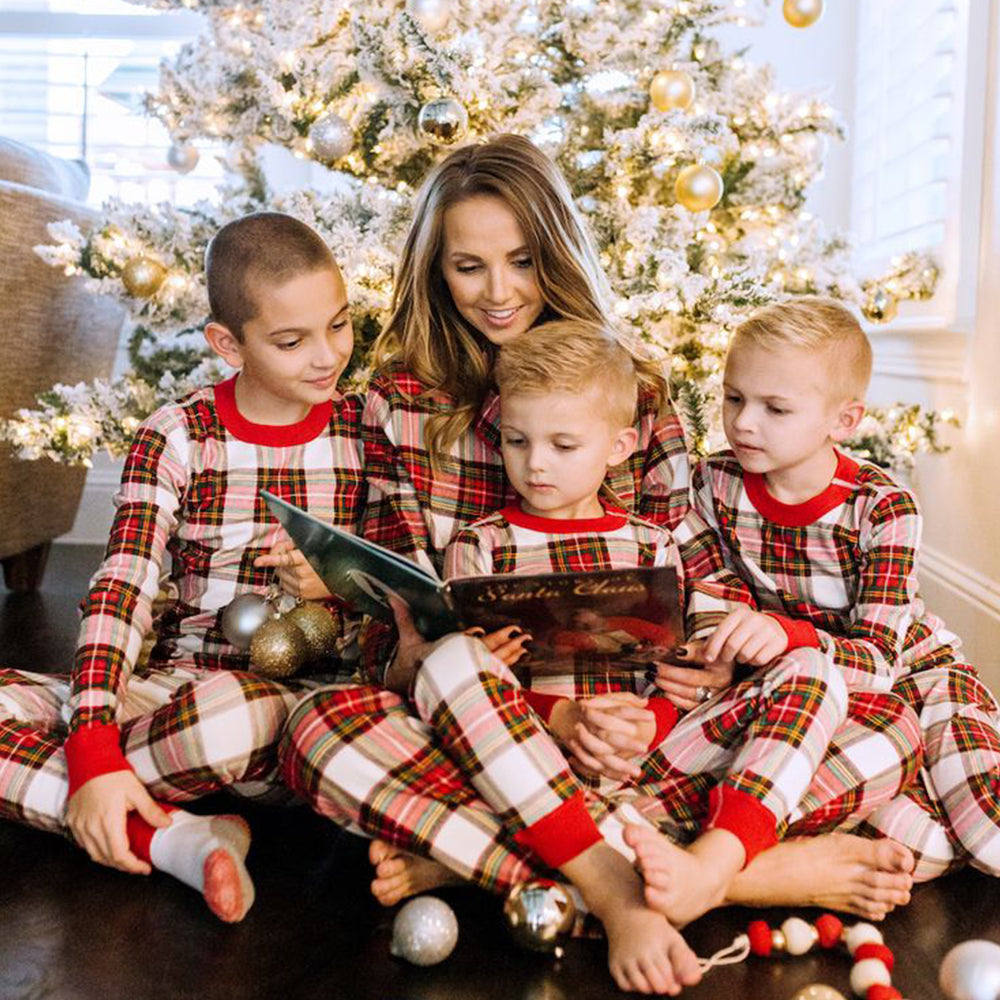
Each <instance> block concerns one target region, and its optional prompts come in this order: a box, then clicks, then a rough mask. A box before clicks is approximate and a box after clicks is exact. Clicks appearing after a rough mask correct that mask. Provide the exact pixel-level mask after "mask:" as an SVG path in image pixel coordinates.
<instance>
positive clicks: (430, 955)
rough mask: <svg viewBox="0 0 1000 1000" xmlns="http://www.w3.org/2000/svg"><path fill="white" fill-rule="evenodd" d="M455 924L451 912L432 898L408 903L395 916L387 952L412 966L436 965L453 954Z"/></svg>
mask: <svg viewBox="0 0 1000 1000" xmlns="http://www.w3.org/2000/svg"><path fill="white" fill-rule="evenodd" d="M457 941H458V920H456V919H455V914H454V911H453V910H452V908H451V907H450V906H449V905H448V904H447V903H445V902H443V901H442V900H440V899H437V898H436V897H435V896H418V897H417V898H416V899H411V900H410V901H409V902H408V903H407V904H406V905H405V906H404V907H403V908H402V909H401V910H400V911H399V913H397V914H396V919H395V921H394V922H393V925H392V944H391V945H390V946H389V951H390V952H392V954H393V955H395V956H396V958H405V959H406V961H407V962H412V963H413V964H414V965H436V964H437V963H438V962H443V961H444V960H445V959H446V958H447V957H448V956H449V955H450V954H451V953H452V951H453V950H454V948H455V943H456V942H457Z"/></svg>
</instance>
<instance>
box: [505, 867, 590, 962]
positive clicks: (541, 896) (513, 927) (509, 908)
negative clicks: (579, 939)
mask: <svg viewBox="0 0 1000 1000" xmlns="http://www.w3.org/2000/svg"><path fill="white" fill-rule="evenodd" d="M503 916H504V920H505V921H506V922H507V927H508V928H509V929H510V933H511V935H512V936H513V938H514V940H515V941H517V943H518V944H519V945H522V946H523V947H525V948H528V949H529V950H530V951H541V952H552V953H554V954H555V956H556V958H561V957H562V947H561V945H560V941H561V940H562V939H563V938H564V937H565V936H566V935H567V934H569V932H570V931H571V930H572V929H573V921H574V920H575V919H576V907H575V906H574V904H573V900H572V898H571V897H570V895H569V893H568V892H567V891H566V889H565V888H564V887H563V886H561V885H560V884H559V883H558V882H554V881H553V880H552V879H548V878H535V879H529V880H528V881H526V882H519V883H518V884H517V885H515V886H514V888H513V889H511V890H510V892H509V893H508V894H507V898H506V900H504V904H503Z"/></svg>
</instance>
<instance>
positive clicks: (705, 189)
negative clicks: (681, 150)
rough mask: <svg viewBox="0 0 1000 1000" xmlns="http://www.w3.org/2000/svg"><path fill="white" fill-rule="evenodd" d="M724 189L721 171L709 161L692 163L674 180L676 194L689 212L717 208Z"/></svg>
mask: <svg viewBox="0 0 1000 1000" xmlns="http://www.w3.org/2000/svg"><path fill="white" fill-rule="evenodd" d="M724 190H725V188H724V186H723V183H722V177H720V176H719V172H718V171H717V170H715V169H714V168H712V167H710V166H709V165H708V164H707V163H692V164H691V165H690V166H689V167H685V168H684V169H683V170H682V171H681V172H680V173H679V174H678V175H677V180H676V181H675V182H674V194H675V195H676V197H677V200H678V201H679V202H680V203H681V204H682V205H683V206H684V207H685V208H686V209H687V210H688V211H689V212H704V211H705V210H707V209H709V208H715V206H716V205H718V204H719V202H720V200H721V199H722V193H723V191H724Z"/></svg>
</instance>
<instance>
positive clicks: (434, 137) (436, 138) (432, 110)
mask: <svg viewBox="0 0 1000 1000" xmlns="http://www.w3.org/2000/svg"><path fill="white" fill-rule="evenodd" d="M468 127H469V112H468V111H466V110H465V106H464V105H463V104H461V103H460V102H459V101H456V100H455V98H454V97H441V98H438V99H437V100H435V101H428V102H427V103H426V104H425V105H424V106H423V107H422V108H421V109H420V114H419V115H418V116H417V131H418V132H419V133H420V134H421V135H422V136H423V137H424V138H425V139H430V140H431V142H434V143H437V144H438V145H440V146H450V145H452V144H453V143H456V142H458V141H459V139H461V138H462V137H463V136H464V135H465V133H466V130H467V129H468Z"/></svg>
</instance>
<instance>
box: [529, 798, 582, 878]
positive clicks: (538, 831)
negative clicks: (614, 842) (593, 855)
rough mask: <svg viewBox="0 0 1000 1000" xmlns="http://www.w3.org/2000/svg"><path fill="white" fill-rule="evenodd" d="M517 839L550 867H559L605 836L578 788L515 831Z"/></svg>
mask: <svg viewBox="0 0 1000 1000" xmlns="http://www.w3.org/2000/svg"><path fill="white" fill-rule="evenodd" d="M514 839H515V840H516V841H517V842H518V843H519V844H523V845H524V846H525V847H527V848H528V849H529V850H531V851H534V853H535V854H536V855H538V857H539V858H540V859H541V860H542V861H543V862H544V863H545V864H547V865H548V866H549V867H550V868H559V867H560V866H561V865H564V864H566V862H567V861H572V860H573V858H575V857H576V856H577V855H578V854H582V853H583V852H584V851H585V850H586V849H587V848H588V847H592V846H593V845H594V844H596V843H598V842H599V841H600V840H601V839H602V838H601V833H600V831H599V830H598V829H597V824H596V823H595V822H594V820H593V818H592V817H591V815H590V813H589V812H587V807H586V805H584V801H583V793H582V792H576V793H575V794H574V795H573V796H572V797H571V798H568V799H567V800H566V801H565V802H564V803H563V804H562V805H561V806H559V807H558V808H557V809H553V810H552V812H550V813H549V814H548V815H547V816H543V817H542V818H541V819H540V820H538V822H537V823H532V824H531V826H526V827H525V828H524V829H523V830H520V831H518V832H517V833H515V834H514Z"/></svg>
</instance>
